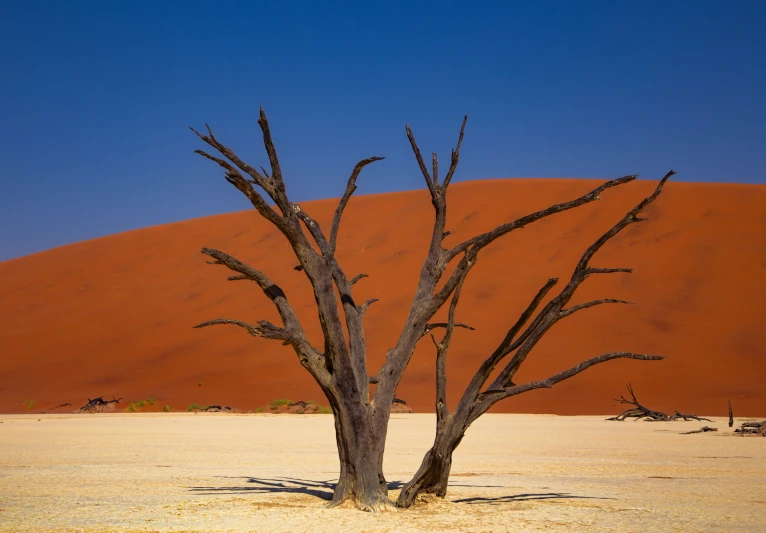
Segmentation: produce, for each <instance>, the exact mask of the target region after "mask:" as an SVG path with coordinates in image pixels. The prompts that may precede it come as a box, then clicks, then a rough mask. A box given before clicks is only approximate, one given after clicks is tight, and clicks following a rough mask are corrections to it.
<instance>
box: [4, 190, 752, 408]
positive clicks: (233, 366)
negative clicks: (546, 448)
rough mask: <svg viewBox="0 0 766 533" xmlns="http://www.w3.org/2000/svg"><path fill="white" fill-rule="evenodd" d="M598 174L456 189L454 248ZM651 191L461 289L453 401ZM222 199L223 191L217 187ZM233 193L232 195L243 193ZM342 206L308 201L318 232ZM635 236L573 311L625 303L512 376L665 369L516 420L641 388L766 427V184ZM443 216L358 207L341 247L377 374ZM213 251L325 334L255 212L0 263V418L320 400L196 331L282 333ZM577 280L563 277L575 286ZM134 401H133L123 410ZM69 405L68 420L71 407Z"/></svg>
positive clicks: (423, 382) (695, 195) (423, 358)
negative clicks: (589, 363) (510, 330)
mask: <svg viewBox="0 0 766 533" xmlns="http://www.w3.org/2000/svg"><path fill="white" fill-rule="evenodd" d="M597 183H598V182H596V181H593V180H574V179H558V180H538V179H534V180H533V179H513V180H489V181H473V182H467V183H458V184H455V185H453V187H452V189H451V193H450V201H451V206H450V213H449V223H448V229H450V230H451V231H452V235H451V236H450V237H449V238H448V241H447V243H448V244H454V243H457V242H460V241H462V240H463V239H465V238H468V237H470V236H473V235H474V234H476V233H478V232H481V231H484V230H487V229H490V228H491V227H493V226H495V225H496V224H499V223H501V222H503V221H507V220H510V219H513V218H516V217H518V216H521V215H524V214H526V213H528V212H531V211H533V210H537V209H539V208H542V207H545V206H547V205H548V204H550V203H553V202H558V201H563V200H568V199H572V198H575V197H577V196H579V195H581V194H582V193H584V192H585V191H587V190H589V189H591V188H592V187H594V186H595V185H596V184H597ZM655 183H656V182H643V181H640V182H634V183H631V184H628V185H626V186H623V187H620V188H617V189H611V190H609V191H607V192H606V193H604V194H603V195H602V201H600V202H594V203H592V204H589V205H587V206H584V207H581V208H579V209H576V210H574V211H570V212H567V213H563V214H558V215H556V216H554V217H551V218H549V219H546V220H543V221H541V222H537V223H535V224H533V225H531V226H529V227H527V228H525V229H523V230H519V231H517V232H515V233H513V234H511V235H509V236H507V237H505V238H504V239H502V240H501V241H499V242H497V243H496V244H494V245H493V246H491V247H490V248H488V249H486V250H485V251H484V252H482V254H481V255H480V256H479V257H480V259H479V262H478V264H477V267H476V268H475V269H474V271H473V272H472V274H471V277H469V280H468V282H467V283H466V285H465V287H464V290H463V296H462V298H461V301H462V306H461V307H460V308H459V309H458V317H457V318H458V320H459V321H461V322H466V323H469V324H471V325H473V326H475V327H476V331H472V332H471V331H466V330H458V331H457V332H456V334H455V338H454V340H453V344H452V350H451V353H450V355H449V366H448V376H449V389H448V393H449V401H450V403H451V404H452V405H454V403H455V402H456V401H457V397H458V394H459V392H460V390H461V388H462V387H463V386H464V385H465V384H466V383H467V381H468V380H469V379H470V375H471V374H472V373H473V371H474V370H475V368H476V367H477V365H478V364H479V362H480V360H481V359H482V358H483V357H484V356H486V354H488V353H489V352H490V351H491V350H492V349H493V348H494V347H495V346H496V344H497V343H498V342H499V341H500V340H501V339H502V337H503V335H504V334H505V329H506V328H507V327H508V326H509V325H510V324H511V323H512V322H513V321H514V320H515V319H516V318H517V317H518V315H519V313H520V312H521V311H522V309H523V308H524V307H525V306H526V305H527V303H528V301H529V300H530V298H531V297H532V296H533V295H534V294H535V292H536V291H537V290H538V288H539V287H540V286H542V284H543V283H544V282H545V280H546V279H547V278H548V277H550V276H558V277H561V278H568V276H569V275H570V274H571V269H572V268H573V266H574V264H575V263H576V261H577V259H578V258H579V255H580V254H581V253H582V251H583V250H584V249H585V248H586V247H587V246H588V245H589V244H590V243H591V242H592V241H593V240H594V239H595V238H597V237H598V236H599V235H600V234H601V233H602V232H603V231H605V230H606V229H607V228H609V227H610V226H611V225H612V224H613V223H614V222H616V221H617V220H618V219H619V218H620V217H621V216H622V215H623V214H624V213H625V212H626V211H627V210H628V209H629V208H630V207H631V206H632V205H634V204H635V203H636V202H638V201H639V200H640V199H641V198H643V197H644V196H646V195H647V194H649V192H650V191H651V189H652V188H653V187H654V185H655ZM221 186H222V187H223V186H225V185H221ZM232 194H236V192H235V191H232ZM335 203H336V202H335V201H334V200H332V201H331V200H326V201H316V202H307V203H305V204H303V208H304V209H306V210H307V211H309V212H310V213H311V214H312V215H313V216H314V217H315V218H316V219H317V220H318V221H319V222H320V224H322V226H323V227H325V228H328V227H329V221H330V218H331V215H332V211H333V209H334V206H335ZM646 214H647V215H648V217H649V218H650V221H649V222H646V223H642V224H637V225H634V226H632V227H630V228H629V229H627V230H626V231H625V232H624V233H623V234H622V235H620V236H618V237H617V238H616V239H614V240H613V241H612V242H611V243H610V244H608V245H607V246H606V247H605V248H604V249H603V250H602V251H601V252H600V253H599V255H597V257H596V258H595V260H594V261H593V265H594V266H600V267H633V268H634V273H633V274H618V275H610V276H596V277H592V278H590V279H589V280H588V281H587V282H586V283H584V284H583V286H582V287H581V289H580V292H579V294H578V295H577V296H576V297H575V300H576V301H574V302H573V303H579V302H583V301H586V300H588V299H592V298H605V297H609V298H619V299H624V300H629V301H632V302H635V303H636V305H632V306H614V305H613V306H600V307H597V308H593V309H589V310H586V311H583V312H580V313H578V314H577V315H574V316H572V317H571V318H568V319H566V320H563V321H562V322H560V323H559V324H557V325H556V326H555V327H554V329H553V330H551V332H550V333H549V335H548V336H547V337H546V338H545V339H544V341H543V342H541V343H540V345H539V346H538V347H537V348H536V350H535V351H534V352H532V354H531V355H530V358H529V359H528V360H527V363H526V365H525V366H524V367H523V368H522V371H521V372H520V373H519V374H518V376H517V377H518V378H519V379H518V380H517V382H523V381H524V380H530V379H537V378H542V377H545V376H547V375H549V374H552V373H554V372H557V371H559V370H561V369H564V368H567V367H569V366H572V365H573V364H575V363H577V362H578V361H579V360H582V359H585V358H588V357H592V356H594V355H598V354H601V353H604V352H608V351H614V350H630V351H635V352H641V353H652V354H661V355H664V356H666V359H665V360H664V361H661V362H639V361H615V362H611V363H607V364H606V365H602V366H600V367H597V368H594V369H591V370H589V371H587V372H585V373H583V374H581V375H579V376H577V377H575V378H574V379H571V380H569V381H567V382H565V383H562V384H560V385H557V386H556V387H555V388H553V389H550V390H542V391H534V392H531V393H528V394H524V395H522V396H518V397H516V398H512V399H510V400H507V401H506V402H505V403H503V404H501V405H500V406H499V407H498V410H499V411H507V412H529V413H534V412H541V413H545V412H553V413H559V414H604V413H617V412H619V411H620V410H621V407H620V406H619V405H617V404H616V402H614V401H613V400H612V399H613V398H614V397H616V396H618V395H620V394H622V393H623V392H624V389H625V384H626V383H627V382H628V381H631V382H632V383H633V386H634V388H635V390H636V392H637V394H638V397H639V399H640V400H641V401H642V402H643V403H645V404H647V405H648V406H650V407H654V408H657V409H662V410H667V411H671V412H672V411H673V410H675V409H678V410H680V411H681V412H696V413H698V414H706V415H723V414H725V413H726V409H727V406H726V401H727V400H731V401H732V404H733V405H734V412H735V414H736V415H738V416H764V415H766V386H765V383H766V381H764V376H766V311H765V310H764V301H766V282H765V281H766V186H762V185H731V184H726V185H724V184H698V183H670V184H669V185H668V186H667V188H666V190H665V192H664V193H663V195H662V196H661V197H660V198H659V200H658V201H657V202H656V203H655V204H653V205H652V206H650V208H648V209H647V211H646ZM431 220H432V208H431V206H430V202H429V198H428V195H427V193H426V192H425V191H415V192H403V193H396V194H385V195H373V196H363V197H358V198H354V199H353V200H352V201H351V203H350V204H349V206H348V209H347V211H346V215H345V218H344V222H343V226H342V228H341V236H340V243H339V250H340V255H339V259H340V261H341V264H342V265H343V266H344V268H345V269H346V272H347V273H348V274H349V275H350V276H353V275H355V274H357V273H360V272H365V273H367V274H369V275H370V278H369V279H365V280H363V281H361V282H360V283H359V284H358V285H356V296H357V298H358V299H360V300H363V299H367V298H371V297H379V298H380V299H381V301H380V302H378V303H377V304H375V305H374V306H372V307H371V308H370V311H369V313H368V316H367V318H366V326H367V339H368V342H369V357H370V366H371V369H372V370H373V371H374V370H376V369H377V367H378V366H379V365H380V363H381V362H382V358H383V356H384V354H385V351H386V349H387V348H389V347H390V346H392V344H393V343H394V341H395V339H396V337H397V334H398V332H399V329H400V328H401V326H402V323H403V321H404V318H405V316H406V313H407V310H408V308H409V305H410V301H411V297H412V293H413V290H414V288H415V284H416V282H417V278H418V273H419V270H420V265H421V262H422V260H423V257H424V254H425V250H426V246H427V241H428V238H429V231H430V230H429V227H430V224H431ZM203 246H209V247H213V248H218V249H221V250H223V251H226V252H228V253H230V254H232V255H234V256H236V257H238V258H239V259H241V260H243V261H245V262H248V263H250V264H251V265H252V266H254V267H256V268H258V269H261V270H264V271H266V272H267V273H269V274H270V275H271V277H272V278H273V279H274V280H275V281H276V282H277V283H279V284H280V285H281V286H282V288H283V289H284V290H285V292H286V293H287V295H288V298H289V299H290V300H291V301H292V303H293V306H294V307H295V309H296V311H297V313H298V314H299V316H300V317H301V319H302V320H303V322H304V324H305V327H306V329H307V332H308V333H309V335H310V337H311V338H312V339H313V340H314V341H315V342H316V343H317V345H318V346H320V345H321V344H320V343H319V339H320V334H319V328H318V323H317V319H316V314H315V309H314V303H313V297H312V295H311V293H310V290H309V285H308V282H307V280H306V279H305V277H304V275H303V274H302V273H300V272H296V271H295V270H293V268H292V267H293V266H294V265H295V264H296V261H295V259H294V258H292V257H291V253H290V250H289V248H288V247H287V245H286V243H285V242H284V240H283V239H282V238H281V236H280V235H279V234H278V233H277V232H276V230H274V229H273V228H272V227H270V226H269V225H268V223H266V222H265V221H263V220H262V219H261V218H259V216H258V215H257V213H255V212H254V211H246V212H241V213H232V214H228V215H221V216H214V217H208V218H203V219H197V220H190V221H186V222H180V223H176V224H169V225H165V226H159V227H152V228H146V229H142V230H138V231H132V232H128V233H123V234H118V235H113V236H109V237H105V238H101V239H96V240H92V241H87V242H81V243H77V244H73V245H70V246H65V247H62V248H58V249H54V250H49V251H46V252H43V253H39V254H35V255H32V256H27V257H22V258H20V259H15V260H11V261H6V262H4V263H0V280H2V281H0V346H2V348H1V350H2V354H3V355H2V357H0V412H25V411H26V410H27V407H26V405H25V404H24V403H23V402H25V401H27V400H34V401H35V407H34V410H35V411H37V410H44V409H47V408H51V407H53V406H55V405H58V404H61V403H62V402H68V403H71V404H73V406H74V407H79V406H80V405H83V404H84V403H85V402H86V401H87V398H93V397H96V396H102V395H103V396H106V397H110V398H111V396H112V395H115V396H117V397H118V398H119V397H123V398H124V399H125V400H124V402H128V401H137V400H140V399H144V398H150V397H151V398H155V399H156V400H157V402H158V403H159V404H160V405H164V404H168V405H170V406H172V407H173V409H185V408H186V407H187V406H188V405H190V404H191V403H198V404H225V405H231V406H233V407H236V408H240V409H242V410H245V411H246V410H250V409H254V408H256V407H257V406H262V405H264V404H266V403H268V402H269V401H271V400H273V399H275V398H292V399H295V400H298V399H304V400H309V399H314V400H318V401H320V402H322V400H323V398H322V397H321V393H320V391H319V389H318V388H317V387H316V386H315V385H314V383H313V382H312V380H311V378H310V377H309V376H308V374H306V373H305V371H304V370H303V368H302V367H301V366H300V365H299V363H298V361H297V358H296V356H295V355H294V353H293V352H292V351H291V350H290V349H289V348H286V347H283V346H282V345H281V344H280V343H278V342H274V341H268V340H263V339H254V338H252V337H250V336H248V335H247V334H246V333H245V332H244V331H243V330H241V329H239V328H236V327H224V326H218V327H212V328H207V329H202V330H195V329H192V326H193V325H195V324H198V323H200V322H203V321H205V320H209V319H212V318H216V317H229V318H238V319H242V320H245V321H248V320H250V321H255V320H258V319H269V320H272V321H278V316H277V314H276V312H275V311H274V309H273V308H272V307H271V304H270V302H269V301H268V300H267V299H266V298H265V297H264V296H263V294H262V293H261V292H260V291H259V290H258V289H257V287H255V286H253V285H252V284H247V283H245V282H233V283H232V282H227V281H226V276H227V275H229V272H228V271H227V270H226V269H225V268H223V267H220V266H211V265H207V264H206V263H205V260H206V259H207V256H204V255H202V254H200V252H199V250H200V248H201V247H203ZM562 281H563V280H562ZM398 395H399V396H400V397H402V398H404V399H405V400H407V401H408V403H409V404H410V405H411V406H412V407H413V408H414V409H415V410H416V411H431V410H432V409H433V408H432V404H433V396H434V350H433V346H432V345H431V343H430V341H428V340H427V339H425V340H424V341H423V342H422V344H421V345H420V346H419V348H418V350H417V352H416V354H415V356H414V358H413V360H412V363H411V365H410V367H409V368H408V370H407V372H406V374H405V376H404V379H403V381H402V384H401V386H400V388H399V391H398ZM123 405H125V403H122V404H120V406H121V407H122V406H123ZM67 409H71V408H67Z"/></svg>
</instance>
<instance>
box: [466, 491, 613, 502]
mask: <svg viewBox="0 0 766 533" xmlns="http://www.w3.org/2000/svg"><path fill="white" fill-rule="evenodd" d="M568 499H578V500H579V499H583V500H616V499H617V498H604V497H600V496H577V495H575V494H569V493H567V492H538V493H526V494H509V495H507V496H498V497H496V498H483V497H476V498H461V499H459V500H452V502H453V503H467V504H477V503H490V504H498V503H513V502H527V501H531V500H568Z"/></svg>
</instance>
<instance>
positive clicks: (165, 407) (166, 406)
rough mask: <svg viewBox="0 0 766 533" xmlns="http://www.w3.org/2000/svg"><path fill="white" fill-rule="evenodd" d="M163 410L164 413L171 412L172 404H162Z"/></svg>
mask: <svg viewBox="0 0 766 533" xmlns="http://www.w3.org/2000/svg"><path fill="white" fill-rule="evenodd" d="M162 412H163V413H169V412H170V406H169V405H164V406H162Z"/></svg>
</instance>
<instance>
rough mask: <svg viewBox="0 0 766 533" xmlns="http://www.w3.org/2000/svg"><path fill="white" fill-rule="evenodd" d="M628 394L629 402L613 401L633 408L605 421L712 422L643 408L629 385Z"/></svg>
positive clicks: (622, 399) (677, 413)
mask: <svg viewBox="0 0 766 533" xmlns="http://www.w3.org/2000/svg"><path fill="white" fill-rule="evenodd" d="M628 392H629V393H630V397H631V399H630V400H628V399H627V398H625V396H620V397H619V398H615V401H617V402H620V403H622V404H626V405H632V406H633V407H631V408H630V409H626V410H625V411H623V412H622V413H620V414H619V415H617V416H613V417H610V418H607V420H616V421H618V422H622V421H624V420H625V419H626V418H635V419H636V420H642V419H645V420H648V421H650V422H671V421H673V420H678V419H679V418H683V419H684V422H688V421H689V420H697V421H698V422H702V421H703V420H704V421H706V422H712V420H710V419H709V418H702V417H699V416H697V415H688V414H683V413H679V412H678V411H676V412H675V413H674V414H672V415H668V414H665V413H663V412H662V411H655V410H654V409H649V408H648V407H644V406H643V405H641V404H640V403H639V402H638V400H637V399H636V394H635V393H634V392H633V386H632V385H631V384H630V383H628Z"/></svg>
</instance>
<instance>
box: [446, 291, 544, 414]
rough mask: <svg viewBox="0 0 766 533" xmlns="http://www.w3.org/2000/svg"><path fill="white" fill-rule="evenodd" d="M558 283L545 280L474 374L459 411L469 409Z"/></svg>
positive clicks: (461, 400)
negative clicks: (519, 334)
mask: <svg viewBox="0 0 766 533" xmlns="http://www.w3.org/2000/svg"><path fill="white" fill-rule="evenodd" d="M556 283H558V278H549V279H548V281H547V282H545V285H543V286H542V287H541V288H540V290H538V291H537V294H536V295H535V297H534V298H533V299H532V301H531V302H530V303H529V305H528V306H527V308H526V309H525V310H524V312H523V313H521V316H519V319H518V320H517V321H516V323H515V324H513V326H511V328H510V329H509V330H508V332H507V333H506V334H505V337H504V338H503V340H502V341H501V342H500V344H499V345H498V347H497V348H496V349H495V351H494V352H493V353H492V355H490V356H489V357H488V358H487V359H486V360H485V361H484V362H483V363H482V365H481V366H480V367H479V369H478V370H477V371H476V373H475V374H474V376H473V378H472V379H471V382H470V383H469V384H468V387H467V388H466V390H465V392H464V393H463V396H462V398H461V399H460V403H459V404H458V411H459V410H461V409H463V410H467V409H468V408H469V406H470V405H471V404H472V403H473V402H474V401H475V400H476V398H477V397H478V395H479V391H480V390H481V388H482V387H483V386H484V383H486V382H487V379H489V376H490V374H492V371H493V370H494V369H495V367H496V366H497V364H498V363H499V362H500V361H501V360H502V359H503V357H505V356H506V355H507V354H508V350H509V348H510V346H511V343H512V342H513V339H514V338H515V337H516V335H518V333H519V331H520V330H521V328H522V327H524V324H526V323H527V321H528V320H529V319H530V317H531V316H532V315H533V314H534V312H535V310H536V309H537V307H538V306H539V305H540V302H542V300H543V298H545V296H546V295H547V294H548V292H550V290H551V289H552V288H553V286H554V285H556Z"/></svg>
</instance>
